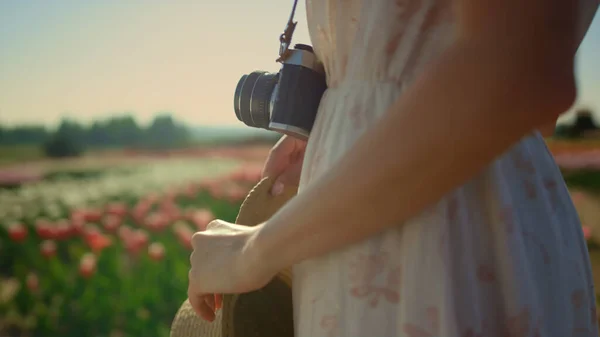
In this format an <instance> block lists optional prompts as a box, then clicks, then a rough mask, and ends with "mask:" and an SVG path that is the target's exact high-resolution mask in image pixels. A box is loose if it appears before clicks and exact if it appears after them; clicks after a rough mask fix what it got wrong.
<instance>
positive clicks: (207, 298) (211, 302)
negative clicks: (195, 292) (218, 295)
mask: <svg viewBox="0 0 600 337" xmlns="http://www.w3.org/2000/svg"><path fill="white" fill-rule="evenodd" d="M204 303H206V305H207V306H208V307H209V308H210V310H211V311H212V312H213V314H214V312H215V295H213V294H210V295H204Z"/></svg>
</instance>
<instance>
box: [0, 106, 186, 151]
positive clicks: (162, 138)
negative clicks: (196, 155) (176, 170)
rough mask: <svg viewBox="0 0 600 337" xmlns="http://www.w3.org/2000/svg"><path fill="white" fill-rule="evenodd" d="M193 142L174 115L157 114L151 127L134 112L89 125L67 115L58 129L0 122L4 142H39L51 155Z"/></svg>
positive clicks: (163, 147)
mask: <svg viewBox="0 0 600 337" xmlns="http://www.w3.org/2000/svg"><path fill="white" fill-rule="evenodd" d="M190 142H191V135H190V131H189V130H188V128H187V127H186V126H185V125H184V124H182V123H180V122H178V121H176V120H175V119H174V118H173V117H172V116H171V115H170V114H160V115H157V116H156V117H155V118H154V119H153V120H152V122H151V123H150V125H148V126H147V127H143V126H141V125H140V124H139V123H138V122H137V121H136V119H135V118H134V117H133V116H131V115H120V116H114V117H110V118H107V119H104V120H96V121H94V122H93V123H91V124H88V125H85V124H83V123H80V122H78V121H76V120H73V119H69V118H64V119H62V120H61V122H60V124H59V125H58V127H57V128H55V129H50V128H48V127H45V126H43V125H23V126H13V127H9V126H2V125H0V145H4V146H11V145H13V146H14V145H37V146H41V147H43V149H44V151H45V152H46V154H47V155H49V156H51V157H64V156H74V155H78V154H81V153H82V152H83V151H85V150H87V149H99V148H144V149H169V148H177V147H182V146H185V145H187V144H189V143H190Z"/></svg>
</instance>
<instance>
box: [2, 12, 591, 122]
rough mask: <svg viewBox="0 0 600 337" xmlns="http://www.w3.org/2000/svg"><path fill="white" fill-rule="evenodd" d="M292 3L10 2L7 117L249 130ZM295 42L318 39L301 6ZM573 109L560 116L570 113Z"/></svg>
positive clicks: (584, 64)
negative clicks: (164, 118) (251, 83)
mask: <svg viewBox="0 0 600 337" xmlns="http://www.w3.org/2000/svg"><path fill="white" fill-rule="evenodd" d="M290 7H291V2H289V3H288V2H277V3H272V2H271V1H267V0H255V1H253V2H251V3H247V2H244V1H241V0H229V1H223V2H219V3H190V4H186V3H183V4H182V3H178V4H167V3H161V2H159V1H142V0H130V1H128V2H127V3H126V4H123V3H119V2H118V1H116V0H105V1H102V2H100V1H90V2H86V3H83V2H78V1H75V0H60V1H59V0H56V1H53V2H52V3H46V2H35V4H32V3H31V2H29V3H24V2H14V1H10V2H8V1H7V2H2V3H0V74H2V76H0V124H2V125H5V126H14V125H40V124H42V125H45V126H47V127H52V126H55V125H58V123H59V122H60V120H61V119H62V118H64V117H66V118H70V119H73V120H75V121H77V122H80V123H82V124H88V123H90V122H91V121H93V120H97V119H105V118H108V117H112V116H118V115H124V114H131V115H132V116H134V117H135V119H136V120H137V121H138V123H139V124H140V125H146V124H147V123H149V122H150V121H151V120H152V118H154V117H155V116H156V115H158V114H160V113H170V114H171V115H172V116H173V118H175V119H176V120H178V121H181V122H184V123H185V124H187V125H192V126H216V127H239V128H244V127H247V126H245V125H244V124H243V123H242V122H240V121H238V120H237V118H236V117H235V114H234V112H233V104H232V99H233V93H234V90H235V86H236V84H237V81H238V80H239V79H240V77H241V76H242V75H243V74H244V73H249V72H251V71H254V70H258V69H262V70H267V71H277V69H278V65H277V64H276V63H275V62H274V59H275V57H276V54H277V51H278V36H279V34H280V32H281V31H282V30H283V28H284V26H285V23H286V21H287V18H288V16H289V10H290ZM296 15H297V16H296V21H297V22H298V26H297V28H296V32H295V35H294V43H310V39H309V36H308V30H307V26H306V15H305V5H304V2H303V1H302V2H301V4H299V6H298V9H297V14H296ZM599 16H600V15H598V14H597V15H596V17H595V19H594V22H593V24H592V27H590V30H589V31H588V34H587V35H586V38H585V40H584V42H583V44H582V46H581V48H580V50H579V52H578V55H577V67H576V72H577V79H578V84H579V97H578V100H577V102H576V105H575V106H574V108H580V107H589V108H590V109H592V110H593V111H594V117H595V118H596V119H598V120H600V62H599V61H598V60H600V18H599ZM572 115H573V113H572V111H570V112H568V113H567V114H565V115H563V116H562V117H561V119H560V121H567V120H569V119H571V117H572Z"/></svg>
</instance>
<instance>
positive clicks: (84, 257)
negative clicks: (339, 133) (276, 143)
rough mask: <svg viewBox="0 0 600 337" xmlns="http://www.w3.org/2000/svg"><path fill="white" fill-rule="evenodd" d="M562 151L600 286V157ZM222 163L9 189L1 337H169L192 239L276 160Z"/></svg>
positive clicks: (0, 215)
mask: <svg viewBox="0 0 600 337" xmlns="http://www.w3.org/2000/svg"><path fill="white" fill-rule="evenodd" d="M557 148H558V150H556V154H555V156H556V158H557V162H558V163H559V165H561V166H563V167H566V168H568V170H569V172H570V174H569V175H568V179H567V182H568V183H569V184H570V185H573V190H572V195H573V199H574V202H575V204H576V206H577V207H578V210H579V211H580V216H581V218H582V222H583V223H584V232H585V234H586V237H587V238H588V239H589V242H590V252H591V253H592V261H594V272H595V274H596V273H599V274H598V275H599V276H598V277H597V282H600V256H599V257H596V255H598V254H599V253H597V252H596V250H595V248H594V247H596V246H595V245H594V244H593V242H594V241H596V235H598V234H600V198H598V197H597V195H600V194H598V193H597V191H600V178H597V177H600V160H598V158H600V154H595V152H585V153H588V155H587V157H586V155H585V153H584V151H579V152H578V151H575V150H573V148H567V149H566V148H565V147H564V146H562V147H557ZM266 149H268V148H266ZM216 152H218V154H219V155H214V153H212V154H211V153H207V152H203V153H202V154H201V155H191V156H190V155H186V156H174V157H172V158H171V157H165V158H155V159H153V160H150V161H147V160H143V161H133V162H132V163H130V162H131V161H128V163H129V164H127V165H117V163H116V162H114V161H109V160H108V159H106V160H104V159H103V160H101V161H100V162H101V163H95V164H94V165H91V166H92V167H90V165H85V166H86V167H85V168H86V170H83V171H73V170H72V168H69V167H70V166H72V165H71V164H69V165H67V166H69V167H67V166H65V165H63V164H62V163H61V164H60V165H59V166H60V170H56V171H55V172H53V174H50V175H46V176H45V177H44V179H40V178H39V177H38V178H35V177H33V176H32V175H29V176H27V177H28V178H27V179H24V178H22V177H23V176H21V179H24V180H23V181H24V183H23V184H22V185H19V186H13V187H10V188H0V336H2V337H4V336H7V337H8V336H10V337H17V336H32V337H38V336H39V337H42V336H43V337H51V336H72V337H76V336H77V337H80V336H90V337H129V336H134V337H137V336H145V337H166V336H169V329H170V324H171V322H172V320H173V317H174V315H175V313H176V311H177V309H178V308H179V306H180V305H181V303H182V302H183V301H184V300H185V298H186V291H187V272H188V270H189V254H190V252H191V246H190V239H191V236H192V234H193V233H194V232H195V231H198V230H202V229H204V228H205V226H206V225H207V224H208V222H210V221H211V220H212V219H214V218H220V219H223V220H227V221H234V219H235V216H236V214H237V211H238V209H239V206H240V204H241V202H242V200H243V198H244V197H245V195H246V194H247V192H248V191H249V189H250V188H251V187H252V186H253V185H254V184H255V183H256V182H257V181H258V180H259V179H260V169H261V167H262V163H263V161H264V159H265V158H266V155H267V151H266V150H265V149H262V150H258V151H238V150H235V149H233V150H231V149H230V150H226V149H225V150H219V151H216ZM589 153H593V154H592V155H589ZM127 157H135V155H134V154H132V153H129V154H127ZM586 158H587V159H586ZM124 161H125V160H124ZM39 165H42V164H39ZM53 165H54V164H53ZM80 165H81V163H80ZM94 168H95V169H94ZM579 169H585V170H587V171H585V172H584V171H581V170H579ZM580 171H581V172H583V173H581V172H580ZM14 174H15V173H13V175H11V176H10V179H12V180H14V179H15V178H14V177H15V175H14ZM0 175H1V174H0ZM7 176H8V175H7ZM566 177H567V176H566ZM0 178H2V177H1V176H0ZM596 181H598V182H599V183H598V184H597V187H598V188H588V187H590V186H595V185H596V183H595V182H596ZM598 239H600V237H599V238H598ZM598 242H600V241H598ZM596 261H597V262H596ZM596 266H598V267H596Z"/></svg>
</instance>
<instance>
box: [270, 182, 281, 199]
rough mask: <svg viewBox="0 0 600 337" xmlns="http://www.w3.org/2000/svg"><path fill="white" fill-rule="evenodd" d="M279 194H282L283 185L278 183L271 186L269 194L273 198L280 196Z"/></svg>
mask: <svg viewBox="0 0 600 337" xmlns="http://www.w3.org/2000/svg"><path fill="white" fill-rule="evenodd" d="M281 193H283V183H282V182H280V181H278V182H276V183H275V184H273V188H272V189H271V194H273V195H274V196H277V195H280V194H281Z"/></svg>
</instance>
